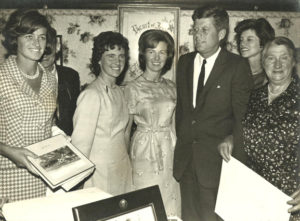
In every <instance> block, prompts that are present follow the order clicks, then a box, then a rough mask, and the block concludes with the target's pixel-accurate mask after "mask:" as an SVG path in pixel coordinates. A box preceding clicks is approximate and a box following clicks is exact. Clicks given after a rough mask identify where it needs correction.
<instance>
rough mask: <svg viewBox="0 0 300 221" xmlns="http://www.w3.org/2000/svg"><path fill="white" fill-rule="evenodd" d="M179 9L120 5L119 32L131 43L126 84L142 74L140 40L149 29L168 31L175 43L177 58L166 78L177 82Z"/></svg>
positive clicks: (175, 57)
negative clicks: (139, 55)
mask: <svg viewBox="0 0 300 221" xmlns="http://www.w3.org/2000/svg"><path fill="white" fill-rule="evenodd" d="M179 10H180V9H179V8H177V7H161V6H155V5H151V6H149V5H148V6H146V5H142V4H139V5H120V6H119V7H118V14H119V16H118V21H119V31H120V33H122V34H123V35H124V36H125V37H126V38H127V39H128V41H129V48H130V60H129V68H128V71H127V73H126V76H125V79H124V82H125V83H126V82H128V81H131V80H134V79H135V78H137V77H138V76H140V75H141V74H142V71H141V70H140V68H139V63H138V40H139V37H140V35H141V34H142V33H143V32H144V31H146V30H149V29H159V30H163V31H167V32H168V33H169V34H170V35H171V36H172V37H173V38H174V42H175V56H174V62H173V66H172V68H171V70H169V71H168V72H167V73H166V74H165V77H166V78H168V79H170V80H173V81H175V70H176V68H175V65H176V62H177V59H178V50H177V48H178V27H179V25H178V24H179Z"/></svg>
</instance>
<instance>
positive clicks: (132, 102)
mask: <svg viewBox="0 0 300 221" xmlns="http://www.w3.org/2000/svg"><path fill="white" fill-rule="evenodd" d="M124 94H125V100H126V102H127V107H128V110H129V113H130V114H136V105H137V99H136V98H137V91H136V90H135V89H134V87H133V85H131V84H129V85H127V86H126V87H125V88H124Z"/></svg>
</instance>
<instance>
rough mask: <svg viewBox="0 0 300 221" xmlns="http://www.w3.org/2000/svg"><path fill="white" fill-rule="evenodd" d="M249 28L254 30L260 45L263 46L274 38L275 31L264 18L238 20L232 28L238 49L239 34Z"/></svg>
mask: <svg viewBox="0 0 300 221" xmlns="http://www.w3.org/2000/svg"><path fill="white" fill-rule="evenodd" d="M249 29H250V30H253V31H255V34H256V36H257V37H258V38H259V43H260V46H261V47H264V46H265V44H266V43H267V42H268V41H271V40H273V39H274V38H275V31H274V29H273V27H272V26H271V24H270V23H269V22H268V21H267V20H266V19H264V18H259V19H245V20H243V21H241V22H239V23H238V24H237V25H236V27H235V28H234V31H235V32H236V35H235V40H236V42H237V45H238V49H239V50H240V45H241V35H242V33H243V32H244V31H247V30H249Z"/></svg>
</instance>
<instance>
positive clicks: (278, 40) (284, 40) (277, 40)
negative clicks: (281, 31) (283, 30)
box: [262, 36, 296, 61]
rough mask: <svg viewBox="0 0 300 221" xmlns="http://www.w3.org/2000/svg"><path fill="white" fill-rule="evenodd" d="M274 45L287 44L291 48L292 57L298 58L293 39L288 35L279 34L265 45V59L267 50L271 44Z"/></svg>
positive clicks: (263, 55) (263, 56)
mask: <svg viewBox="0 0 300 221" xmlns="http://www.w3.org/2000/svg"><path fill="white" fill-rule="evenodd" d="M272 45H283V46H285V47H286V48H287V49H288V50H289V52H290V54H291V57H292V58H293V59H294V60H296V53H295V50H296V47H295V45H294V43H293V41H292V40H290V39H289V38H287V37H283V36H278V37H275V38H274V39H273V40H271V41H269V42H268V43H267V44H266V45H265V47H264V50H263V52H262V60H263V61H264V59H265V55H266V53H267V51H268V50H269V48H270V46H272Z"/></svg>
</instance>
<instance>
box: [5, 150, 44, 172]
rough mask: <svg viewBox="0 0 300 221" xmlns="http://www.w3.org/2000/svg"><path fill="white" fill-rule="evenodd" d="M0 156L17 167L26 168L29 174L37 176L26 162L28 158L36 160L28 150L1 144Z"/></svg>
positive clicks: (28, 162)
mask: <svg viewBox="0 0 300 221" xmlns="http://www.w3.org/2000/svg"><path fill="white" fill-rule="evenodd" d="M0 154H2V155H3V156H5V157H7V158H8V159H10V160H11V161H12V162H13V163H15V164H16V165H17V166H18V167H23V168H26V169H27V170H29V171H30V172H31V173H33V174H36V175H38V174H37V172H36V170H35V168H34V167H33V166H32V164H31V163H30V161H29V160H28V157H32V158H37V156H36V155H35V154H34V153H33V152H31V151H30V150H28V149H25V148H18V147H12V146H7V145H3V144H1V151H0Z"/></svg>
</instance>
